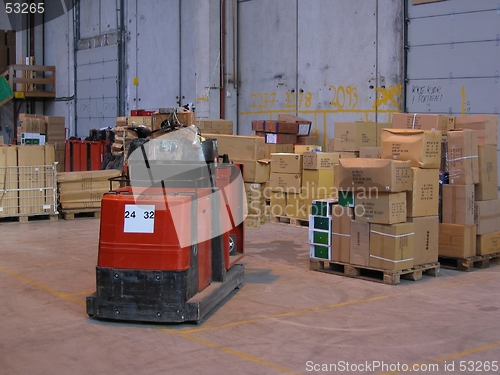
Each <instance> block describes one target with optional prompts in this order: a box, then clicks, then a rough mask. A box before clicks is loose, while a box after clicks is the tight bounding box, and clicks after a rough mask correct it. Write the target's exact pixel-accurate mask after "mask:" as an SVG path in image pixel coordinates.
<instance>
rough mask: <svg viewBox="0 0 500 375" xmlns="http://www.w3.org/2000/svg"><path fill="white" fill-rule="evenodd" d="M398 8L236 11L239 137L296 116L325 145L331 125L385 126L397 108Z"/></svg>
mask: <svg viewBox="0 0 500 375" xmlns="http://www.w3.org/2000/svg"><path fill="white" fill-rule="evenodd" d="M401 5H402V4H401V2H398V1H390V0H379V1H368V2H367V1H363V0H349V1H347V0H340V1H309V0H295V1H289V0H279V1H272V2H268V1H265V0H252V1H247V2H240V4H239V13H238V15H239V24H240V34H239V38H240V39H239V61H240V87H239V98H240V100H239V109H240V112H239V118H238V119H239V130H240V132H241V133H242V134H250V132H251V128H250V123H251V120H253V119H273V118H274V119H276V117H277V115H278V114H279V113H292V114H298V115H299V116H301V117H304V118H307V119H309V120H311V121H313V124H314V127H313V133H314V134H316V135H319V137H320V139H321V140H322V142H323V145H325V144H326V139H327V138H332V137H333V128H334V123H335V122H337V121H357V120H361V121H380V122H387V121H388V120H389V119H390V113H392V112H394V111H400V110H401V106H402V95H401V93H402V91H401V82H402V74H403V70H402V59H401V58H400V56H401V51H402V40H403V39H402V25H403V23H402V20H401V16H400V14H402V13H401V12H402V8H401Z"/></svg>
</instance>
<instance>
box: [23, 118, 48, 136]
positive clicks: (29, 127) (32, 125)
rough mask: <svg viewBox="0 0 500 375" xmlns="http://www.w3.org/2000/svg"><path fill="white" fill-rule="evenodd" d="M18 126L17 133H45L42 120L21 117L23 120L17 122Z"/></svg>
mask: <svg viewBox="0 0 500 375" xmlns="http://www.w3.org/2000/svg"><path fill="white" fill-rule="evenodd" d="M19 123H20V125H19V127H18V128H17V129H18V133H38V134H45V133H46V132H47V124H46V123H45V119H44V118H40V117H38V118H35V117H28V115H25V116H23V120H22V121H19Z"/></svg>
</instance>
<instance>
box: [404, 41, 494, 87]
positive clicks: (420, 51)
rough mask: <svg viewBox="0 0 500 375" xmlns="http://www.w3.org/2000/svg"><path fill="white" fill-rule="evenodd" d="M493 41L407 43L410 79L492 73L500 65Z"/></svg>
mask: <svg viewBox="0 0 500 375" xmlns="http://www.w3.org/2000/svg"><path fill="white" fill-rule="evenodd" d="M499 61H500V48H499V47H497V46H496V42H493V41H491V42H474V43H459V44H454V45H436V46H419V47H410V51H409V53H408V74H407V77H408V78H409V79H416V78H448V77H450V75H451V76H452V77H468V78H471V77H494V76H495V74H498V70H499V68H500V65H499Z"/></svg>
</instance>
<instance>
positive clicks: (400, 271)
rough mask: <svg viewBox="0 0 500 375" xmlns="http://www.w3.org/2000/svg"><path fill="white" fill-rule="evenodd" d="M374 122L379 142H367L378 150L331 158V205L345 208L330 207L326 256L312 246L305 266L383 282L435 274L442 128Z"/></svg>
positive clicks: (374, 131) (372, 128)
mask: <svg viewBox="0 0 500 375" xmlns="http://www.w3.org/2000/svg"><path fill="white" fill-rule="evenodd" d="M359 126H360V125H358V129H359ZM365 126H366V128H365V130H364V131H362V133H361V134H366V129H367V128H368V126H369V125H365ZM376 126H377V125H375V124H372V127H371V129H369V130H370V131H371V132H372V134H374V135H373V136H374V137H376V138H377V139H378V136H377V134H380V141H379V142H380V143H379V144H380V146H367V147H380V157H381V158H376V157H370V158H368V157H365V158H340V159H339V163H338V164H337V165H336V166H335V183H336V187H337V188H338V204H337V206H339V207H343V209H342V210H340V208H337V209H338V210H339V213H340V215H332V219H331V228H332V229H331V231H330V233H331V237H330V238H331V240H330V243H331V249H330V251H329V253H328V257H329V258H328V262H326V261H323V260H322V259H318V256H317V255H318V254H316V256H313V253H312V251H311V269H315V270H320V271H327V272H332V273H338V274H342V275H346V276H355V277H366V276H364V275H365V274H367V273H368V274H370V277H369V278H370V279H372V280H374V281H381V282H384V283H388V284H397V283H399V279H400V278H401V277H409V278H412V279H414V280H415V279H419V278H421V277H422V273H423V272H428V273H430V274H432V275H434V276H435V275H437V270H438V269H439V263H437V258H438V252H437V239H438V209H439V199H438V197H439V165H440V151H441V148H440V142H441V132H440V131H421V130H398V129H391V126H389V127H384V125H380V128H379V129H380V130H379V131H377V130H376ZM374 127H375V129H374ZM355 128H356V126H355ZM355 130H356V129H355ZM345 133H346V134H351V133H352V132H349V131H348V130H346V132H345ZM361 139H365V140H366V139H368V137H367V136H362V137H361ZM344 143H345V141H344ZM356 147H358V146H356ZM351 149H352V148H351ZM368 151H370V150H367V151H366V152H368ZM374 151H375V154H374V155H373V156H377V155H376V154H377V153H378V149H375V150H374ZM351 152H355V151H351ZM334 207H335V206H334ZM348 208H349V209H350V210H346V209H348ZM331 211H332V212H333V213H334V212H335V210H334V209H332V210H331ZM312 220H315V219H314V218H312ZM311 238H312V237H311V235H310V236H309V240H310V243H311ZM313 239H314V238H313ZM312 243H314V244H316V242H315V241H314V242H312ZM347 247H348V249H349V250H348V251H347V249H346V248H347ZM326 254H327V253H326V252H324V253H323V255H326ZM325 264H329V267H326V268H325Z"/></svg>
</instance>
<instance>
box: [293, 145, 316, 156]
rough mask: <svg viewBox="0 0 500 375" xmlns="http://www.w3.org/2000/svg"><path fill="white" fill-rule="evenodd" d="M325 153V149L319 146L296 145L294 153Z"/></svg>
mask: <svg viewBox="0 0 500 375" xmlns="http://www.w3.org/2000/svg"><path fill="white" fill-rule="evenodd" d="M316 151H323V147H321V146H317V145H294V146H293V152H294V153H295V154H303V153H305V152H316Z"/></svg>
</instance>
